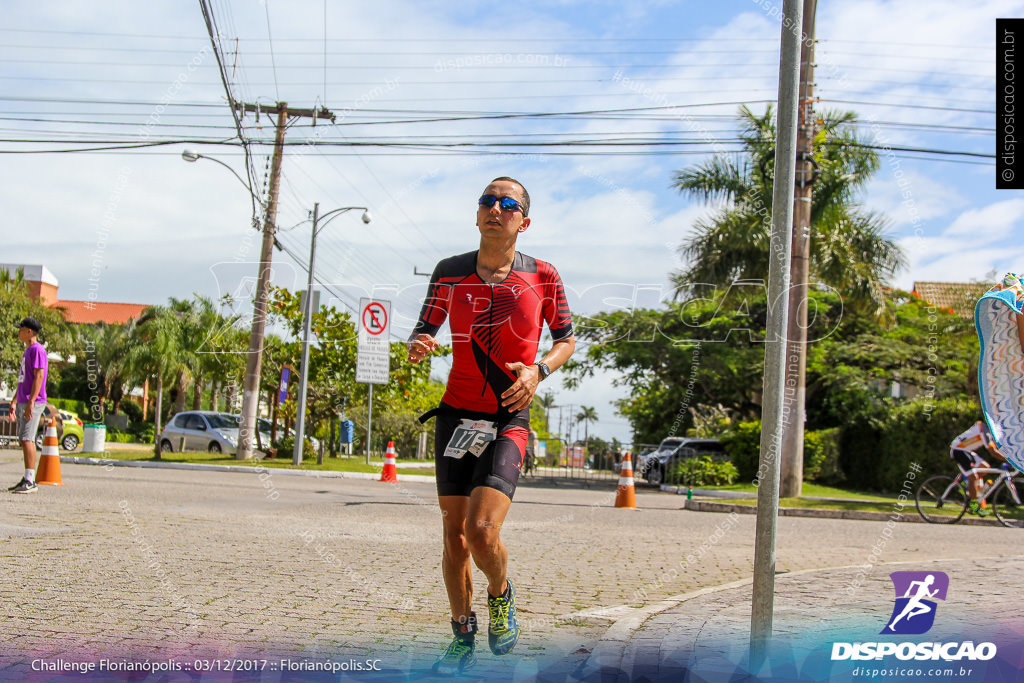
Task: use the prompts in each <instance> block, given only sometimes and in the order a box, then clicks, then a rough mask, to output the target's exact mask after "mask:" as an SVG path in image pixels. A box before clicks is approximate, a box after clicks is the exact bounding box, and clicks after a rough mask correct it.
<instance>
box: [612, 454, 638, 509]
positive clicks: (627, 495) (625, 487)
mask: <svg viewBox="0 0 1024 683" xmlns="http://www.w3.org/2000/svg"><path fill="white" fill-rule="evenodd" d="M615 507H617V508H626V509H628V510H636V491H635V490H634V488H633V464H632V463H631V462H630V461H629V453H626V454H625V455H624V456H622V469H621V470H619V491H618V493H617V494H615Z"/></svg>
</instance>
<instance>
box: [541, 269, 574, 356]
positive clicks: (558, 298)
mask: <svg viewBox="0 0 1024 683" xmlns="http://www.w3.org/2000/svg"><path fill="white" fill-rule="evenodd" d="M537 265H538V271H539V274H540V275H541V282H542V283H543V287H544V302H543V304H542V306H543V308H542V314H543V315H544V320H545V322H547V324H548V329H549V330H550V331H551V338H552V339H554V340H555V341H560V340H562V339H568V338H569V337H571V336H572V313H570V312H569V302H568V301H566V298H565V286H564V285H563V284H562V278H561V277H560V276H559V275H558V271H557V270H555V267H554V266H553V265H551V264H550V263H546V262H544V261H538V262H537Z"/></svg>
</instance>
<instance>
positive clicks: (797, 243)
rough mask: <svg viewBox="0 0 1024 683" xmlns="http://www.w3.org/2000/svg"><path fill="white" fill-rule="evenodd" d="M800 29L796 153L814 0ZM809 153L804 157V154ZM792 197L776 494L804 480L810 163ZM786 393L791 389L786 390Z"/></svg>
mask: <svg viewBox="0 0 1024 683" xmlns="http://www.w3.org/2000/svg"><path fill="white" fill-rule="evenodd" d="M803 2H804V17H803V32H804V36H806V38H805V40H804V41H803V42H801V44H800V115H799V120H798V134H797V153H798V154H800V155H805V154H806V155H810V154H812V153H813V152H814V109H813V107H812V104H813V103H812V100H813V98H814V15H815V11H816V9H817V7H816V6H817V4H818V3H817V0H803ZM805 158H808V157H805ZM799 164H800V166H801V168H800V173H799V175H797V177H796V179H797V185H796V187H795V188H794V193H795V194H794V197H793V254H792V259H793V262H792V264H791V265H790V269H789V277H790V283H791V285H792V287H791V289H790V290H789V341H788V345H789V353H787V354H786V358H787V362H786V388H787V389H788V390H789V391H788V392H787V396H786V399H787V404H786V410H785V412H786V414H787V415H788V416H789V428H788V429H786V433H785V437H784V439H783V443H782V475H781V480H780V483H779V497H780V498H796V497H799V496H800V493H801V490H802V488H803V479H804V414H805V408H806V403H807V400H806V385H807V382H806V378H807V280H808V275H809V274H810V270H811V192H812V183H813V181H812V180H811V178H812V177H813V175H812V165H811V163H810V162H809V161H801V162H799ZM790 392H791V393H790Z"/></svg>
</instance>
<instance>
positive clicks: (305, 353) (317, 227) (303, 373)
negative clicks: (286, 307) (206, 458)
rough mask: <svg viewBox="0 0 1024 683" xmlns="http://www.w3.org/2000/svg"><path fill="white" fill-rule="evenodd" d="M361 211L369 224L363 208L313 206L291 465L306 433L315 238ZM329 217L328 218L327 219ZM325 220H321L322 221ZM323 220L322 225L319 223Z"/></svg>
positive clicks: (296, 460) (299, 456)
mask: <svg viewBox="0 0 1024 683" xmlns="http://www.w3.org/2000/svg"><path fill="white" fill-rule="evenodd" d="M356 209H362V210H363V216H362V218H363V223H369V222H370V221H371V220H372V218H371V217H370V210H369V209H367V208H366V207H365V206H346V207H343V208H340V209H334V210H333V211H328V212H327V213H325V214H324V215H323V216H321V215H320V203H319V202H317V203H315V204H313V237H312V240H311V243H310V245H309V280H308V284H307V286H306V300H305V305H304V306H303V307H302V369H301V370H300V371H299V406H298V408H299V409H298V415H296V418H295V446H294V448H293V449H292V464H294V465H301V464H302V442H303V440H304V438H305V432H306V425H305V422H306V379H307V377H308V376H309V328H310V325H311V324H312V318H313V271H314V268H315V267H316V236H317V235H318V234H319V233H320V231H321V230H323V229H324V228H326V227H327V224H328V223H330V222H331V221H332V220H334V219H335V218H337V217H338V216H340V215H341V214H343V213H347V212H349V211H355V210H356ZM328 216H330V218H328ZM325 218H326V219H327V220H323V219H325ZM321 220H323V222H322V223H320V221H321Z"/></svg>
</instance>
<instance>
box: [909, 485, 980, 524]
mask: <svg viewBox="0 0 1024 683" xmlns="http://www.w3.org/2000/svg"><path fill="white" fill-rule="evenodd" d="M954 481H955V480H954V478H953V477H949V476H946V475H944V474H940V475H938V476H935V477H929V478H928V479H925V481H924V483H923V484H921V486H919V487H918V489H917V495H915V496H914V499H915V502H916V503H917V511H918V513H920V515H921V516H922V517H924V519H925V521H926V522H930V523H932V524H955V523H956V522H959V521H960V518H961V517H963V516H964V512H966V511H967V501H968V498H967V486H966V485H965V484H964V483H963V482H962V481H960V482H956V483H955V484H954V483H953V482H954ZM947 491H948V493H947Z"/></svg>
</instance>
